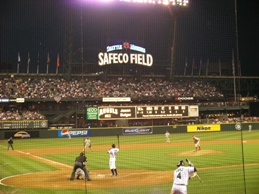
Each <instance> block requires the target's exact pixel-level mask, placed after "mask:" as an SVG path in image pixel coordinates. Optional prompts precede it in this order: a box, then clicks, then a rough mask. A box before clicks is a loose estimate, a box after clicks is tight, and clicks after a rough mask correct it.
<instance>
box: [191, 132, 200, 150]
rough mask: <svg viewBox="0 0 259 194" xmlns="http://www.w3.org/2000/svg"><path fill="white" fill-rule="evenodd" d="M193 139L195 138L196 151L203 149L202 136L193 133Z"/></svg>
mask: <svg viewBox="0 0 259 194" xmlns="http://www.w3.org/2000/svg"><path fill="white" fill-rule="evenodd" d="M192 139H193V143H194V145H195V151H194V152H197V151H198V150H201V145H200V138H198V137H196V136H194V135H192Z"/></svg>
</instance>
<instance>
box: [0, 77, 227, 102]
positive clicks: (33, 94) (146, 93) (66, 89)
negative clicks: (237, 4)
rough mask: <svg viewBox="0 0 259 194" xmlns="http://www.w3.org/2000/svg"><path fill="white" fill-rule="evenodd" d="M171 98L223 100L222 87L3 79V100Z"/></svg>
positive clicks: (0, 85)
mask: <svg viewBox="0 0 259 194" xmlns="http://www.w3.org/2000/svg"><path fill="white" fill-rule="evenodd" d="M10 96H13V97H16V98H43V99H48V98H55V97H61V98H102V97H131V98H145V97H152V98H171V97H181V96H192V97H223V94H222V93H221V92H220V90H219V89H218V88H216V87H215V86H213V85H212V84H210V83H206V82H203V81H188V80H186V81H183V80H182V81H174V82H170V81H167V80H163V79H161V78H146V79H142V80H136V79H135V78H113V79H109V80H105V81H102V80H89V79H87V78H78V79H75V78H72V79H70V80H67V79H64V78H42V77H31V78H28V77H5V78H0V98H9V97H10Z"/></svg>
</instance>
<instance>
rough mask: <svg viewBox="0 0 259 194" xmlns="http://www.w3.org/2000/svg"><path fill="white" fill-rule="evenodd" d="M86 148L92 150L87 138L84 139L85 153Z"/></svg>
mask: <svg viewBox="0 0 259 194" xmlns="http://www.w3.org/2000/svg"><path fill="white" fill-rule="evenodd" d="M87 148H90V149H91V150H92V145H91V140H90V139H89V138H86V139H85V147H84V150H83V151H86V149H87Z"/></svg>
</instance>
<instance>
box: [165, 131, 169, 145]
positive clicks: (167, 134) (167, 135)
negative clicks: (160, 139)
mask: <svg viewBox="0 0 259 194" xmlns="http://www.w3.org/2000/svg"><path fill="white" fill-rule="evenodd" d="M165 138H166V142H167V143H170V133H169V132H168V131H167V132H166V133H165Z"/></svg>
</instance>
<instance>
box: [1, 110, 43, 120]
mask: <svg viewBox="0 0 259 194" xmlns="http://www.w3.org/2000/svg"><path fill="white" fill-rule="evenodd" d="M44 119H45V116H44V115H42V114H40V113H38V112H35V111H28V110H24V111H18V110H15V111H10V110H8V111H4V110H0V121H10V120H16V121H17V120H44Z"/></svg>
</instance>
